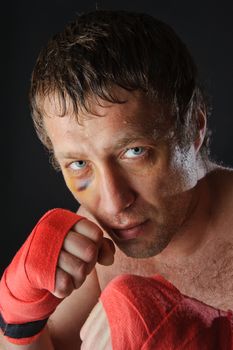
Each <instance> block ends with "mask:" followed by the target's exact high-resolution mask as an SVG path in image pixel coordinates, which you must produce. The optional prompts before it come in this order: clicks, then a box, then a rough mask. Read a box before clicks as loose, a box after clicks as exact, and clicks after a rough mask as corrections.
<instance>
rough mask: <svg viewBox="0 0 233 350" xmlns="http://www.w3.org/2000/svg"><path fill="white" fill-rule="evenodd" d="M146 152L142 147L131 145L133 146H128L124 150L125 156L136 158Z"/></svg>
mask: <svg viewBox="0 0 233 350" xmlns="http://www.w3.org/2000/svg"><path fill="white" fill-rule="evenodd" d="M145 152H146V150H145V148H144V147H133V148H129V149H128V150H127V151H126V152H125V156H126V157H127V158H136V157H138V156H141V155H143V154H144V153H145Z"/></svg>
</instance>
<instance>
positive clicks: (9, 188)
mask: <svg viewBox="0 0 233 350" xmlns="http://www.w3.org/2000/svg"><path fill="white" fill-rule="evenodd" d="M96 6H98V7H99V8H103V9H122V10H134V11H142V12H146V13H149V14H152V15H154V16H156V17H158V18H159V19H162V20H164V21H166V22H167V23H168V24H170V25H171V26H172V27H173V28H174V29H175V30H176V32H177V33H178V34H179V35H180V36H181V38H182V39H183V41H184V42H185V43H186V44H187V46H188V47H189V49H190V51H191V53H192V55H193V57H194V58H195V60H196V62H197V65H198V67H199V71H200V76H201V79H202V81H203V82H204V84H205V85H206V86H207V88H208V92H209V94H210V95H211V97H212V104H213V113H212V116H211V118H210V120H209V126H210V128H211V129H212V131H213V136H212V144H211V150H212V158H214V159H216V160H217V161H218V162H221V163H222V164H224V165H227V166H233V156H232V151H233V142H232V136H233V135H232V127H233V119H232V108H231V106H232V98H233V94H232V93H233V88H232V82H233V69H232V65H233V48H232V46H233V40H232V34H233V2H232V1H230V0H229V1H224V0H223V1H215V2H214V1H210V0H207V1H204V0H203V1H200V0H196V1H181V0H180V1H168V0H160V1H146V0H144V1H122V0H120V1H113V0H112V1H97V2H96V1H91V0H85V1H84V0H82V1H77V0H76V1H69V0H59V1H53V0H48V1H18V2H16V1H15V2H12V1H8V3H7V4H5V8H4V9H2V8H1V27H2V28H1V37H0V41H1V44H0V45H1V53H0V56H1V60H2V62H1V97H2V103H1V122H0V123H1V124H0V125H1V145H0V146H1V189H2V190H1V226H0V227H1V240H0V254H1V260H0V267H1V272H2V270H3V268H5V267H6V265H7V264H8V263H9V261H10V260H11V258H12V257H13V255H14V254H15V252H16V250H17V249H18V248H19V246H20V245H21V244H22V243H23V241H24V240H25V238H26V236H27V235H28V234H29V233H30V231H31V229H32V228H33V226H34V225H35V223H36V222H37V220H38V219H39V218H40V216H41V215H43V214H44V212H45V211H46V210H48V209H51V208H54V207H65V208H69V209H71V210H75V209H76V207H77V203H76V202H75V200H74V199H73V198H72V196H71V194H70V193H69V191H68V190H67V189H66V187H65V184H64V181H63V179H62V177H61V174H60V173H56V172H55V171H54V170H53V168H52V166H51V165H50V164H49V162H48V155H47V153H46V151H45V149H44V148H43V146H42V145H41V144H40V142H39V140H38V139H37V137H36V134H35V132H34V129H33V125H32V121H31V117H30V112H29V106H28V89H29V84H30V74H31V71H32V68H33V65H34V62H35V60H36V57H37V54H38V52H39V50H40V49H41V47H42V46H43V45H44V44H45V43H46V41H47V40H48V38H49V37H50V36H51V35H53V34H54V33H55V32H57V31H59V30H61V29H62V28H63V26H64V25H65V24H66V23H67V22H68V21H70V20H72V19H73V17H74V15H75V13H80V12H83V11H88V10H94V9H95V8H96Z"/></svg>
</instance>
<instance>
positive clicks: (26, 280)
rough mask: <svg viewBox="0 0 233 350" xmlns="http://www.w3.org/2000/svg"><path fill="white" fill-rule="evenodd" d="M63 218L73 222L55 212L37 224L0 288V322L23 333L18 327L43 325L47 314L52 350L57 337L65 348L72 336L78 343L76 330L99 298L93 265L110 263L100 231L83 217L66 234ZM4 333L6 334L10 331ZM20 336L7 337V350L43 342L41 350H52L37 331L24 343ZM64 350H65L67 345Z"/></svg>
mask: <svg viewBox="0 0 233 350" xmlns="http://www.w3.org/2000/svg"><path fill="white" fill-rule="evenodd" d="M67 215H68V218H71V219H72V220H76V221H77V219H76V217H77V216H76V215H75V214H74V213H67V212H66V211H62V210H60V209H59V210H56V211H53V212H52V213H51V212H50V213H49V215H47V216H46V215H45V216H44V217H43V219H42V221H39V223H38V225H37V226H36V228H35V229H34V230H33V232H32V234H31V235H30V236H29V238H28V240H27V241H26V242H25V244H24V245H23V246H22V247H21V249H20V250H19V252H18V253H17V254H16V256H15V258H14V259H13V262H12V263H11V264H10V265H9V267H8V268H7V269H6V271H5V273H4V275H3V278H2V280H1V284H0V294H1V297H0V304H1V305H0V306H1V307H0V309H1V314H2V317H3V319H4V321H5V323H6V324H16V325H19V326H20V327H21V328H20V329H22V325H23V324H26V325H28V322H33V327H34V321H35V322H36V321H37V320H43V319H45V320H46V318H47V317H48V316H49V315H50V319H49V329H50V334H51V335H52V337H51V338H52V341H53V343H54V344H55V349H57V346H60V345H57V344H56V343H57V341H56V338H59V339H61V338H63V337H65V338H66V340H67V341H69V345H70V344H71V343H72V342H70V337H71V336H72V335H73V336H74V338H76V339H77V340H78V339H79V336H78V335H77V334H79V328H80V327H81V324H82V323H83V322H84V320H85V318H86V317H87V315H88V313H89V312H90V310H91V309H92V307H93V305H94V304H95V303H96V300H97V298H98V295H99V286H98V281H97V278H96V274H95V272H94V271H93V272H92V273H91V271H92V270H93V269H94V266H95V264H96V262H97V261H99V262H100V263H103V264H109V263H112V262H113V254H112V250H111V248H110V246H109V244H108V243H106V240H105V239H104V238H103V236H102V233H101V231H100V229H99V228H98V227H97V226H96V225H95V224H94V223H91V222H90V221H88V220H86V219H85V218H82V220H81V221H79V222H78V223H76V224H75V225H74V224H72V226H73V225H74V226H73V227H72V228H71V231H69V230H70V227H71V226H69V225H70V223H69V225H68V226H67V223H66V222H67V218H66V216H67ZM72 220H71V221H72ZM68 221H69V222H70V219H69V220H68ZM41 222H42V223H43V224H41ZM72 222H73V221H72ZM67 231H69V232H67ZM62 237H64V238H62ZM63 240H64V241H63ZM41 241H42V243H43V244H42V243H41ZM59 242H60V243H59ZM62 243H63V244H62ZM59 247H60V248H59ZM104 252H107V254H105V253H104ZM42 255H43V256H42ZM54 264H55V265H54ZM56 264H57V265H56ZM25 272H26V273H25ZM59 304H60V306H58V305H59ZM57 307H58V308H57ZM56 308H57V311H55V312H54V310H56ZM52 313H53V315H52V316H51V314H52ZM59 319H60V321H59ZM71 321H73V322H71ZM40 324H41V321H40ZM72 325H74V326H73V328H72ZM10 327H11V326H10ZM23 327H24V326H23ZM27 328H28V326H27ZM62 328H63V329H65V331H64V330H63V331H62ZM3 329H5V326H4V325H3ZM7 329H8V330H7V332H8V333H9V329H10V328H9V327H8V328H7ZM67 329H68V331H66V330H67ZM34 330H35V328H34ZM14 332H15V327H14ZM17 332H18V326H17V328H16V333H17ZM27 332H28V331H27ZM30 332H31V331H30ZM10 334H12V333H10ZM17 334H18V333H17ZM21 334H22V333H20V337H19V339H18V336H17V337H16V338H15V336H13V337H12V335H11V336H10V338H9V337H5V339H4V341H3V343H4V346H5V347H6V349H8V348H9V349H20V347H21V348H22V346H24V348H23V349H27V350H29V349H30V350H31V349H37V348H40V349H41V342H42V341H43V344H44V345H43V350H44V349H45V350H47V349H48V350H50V348H51V349H53V347H52V345H51V344H52V343H51V341H49V337H48V332H47V333H46V332H41V333H39V331H36V333H34V334H35V336H33V337H32V336H31V334H32V333H30V336H29V335H27V336H26V338H25V335H24V336H23V337H22V335H21ZM23 334H25V333H23ZM27 334H28V333H27ZM6 335H8V334H7V333H6ZM57 335H58V337H57ZM76 335H77V336H76ZM28 337H29V338H28ZM8 343H9V344H8ZM10 343H13V344H17V345H13V344H12V345H11V344H10ZM59 343H60V341H59ZM65 344H66V342H65ZM76 348H77V343H76ZM66 349H69V348H68V347H67V346H66ZM71 349H72V347H71Z"/></svg>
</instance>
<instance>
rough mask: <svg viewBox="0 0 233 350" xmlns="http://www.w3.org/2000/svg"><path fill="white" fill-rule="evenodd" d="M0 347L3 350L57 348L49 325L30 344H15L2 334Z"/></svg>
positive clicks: (44, 349) (46, 349) (51, 349)
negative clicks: (52, 339) (51, 336)
mask: <svg viewBox="0 0 233 350" xmlns="http://www.w3.org/2000/svg"><path fill="white" fill-rule="evenodd" d="M0 349H2V350H41V349H43V350H55V348H54V346H53V344H52V341H51V338H50V335H49V331H48V327H47V326H46V327H45V329H44V330H43V332H42V333H41V335H40V337H39V338H38V339H37V340H36V341H35V342H34V343H32V344H29V345H15V344H12V343H10V342H8V341H7V340H6V339H5V337H3V336H2V335H1V336H0Z"/></svg>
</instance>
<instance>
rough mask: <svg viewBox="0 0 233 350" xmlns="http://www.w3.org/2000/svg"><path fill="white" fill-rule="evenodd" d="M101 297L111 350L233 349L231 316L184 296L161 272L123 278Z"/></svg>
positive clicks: (117, 280) (112, 284)
mask: <svg viewBox="0 0 233 350" xmlns="http://www.w3.org/2000/svg"><path fill="white" fill-rule="evenodd" d="M100 300H101V302H102V304H103V307H104V309H105V311H106V314H107V318H108V321H109V325H110V330H111V339H112V348H113V350H121V349H127V350H154V349H160V350H173V349H174V350H175V349H176V350H178V349H179V350H181V349H188V350H194V349H195V350H200V349H202V350H207V349H208V350H210V349H211V350H212V349H218V350H223V349H224V350H228V349H229V350H232V349H233V342H232V318H231V317H229V314H227V313H226V312H224V311H220V310H217V309H214V308H212V307H210V306H208V305H205V304H203V303H201V302H199V301H198V300H195V299H192V298H188V297H186V296H184V295H182V294H181V293H180V292H179V291H178V289H176V288H175V287H174V286H173V285H172V284H171V283H169V282H168V281H166V280H165V279H164V278H163V277H162V276H160V275H156V276H154V277H152V278H146V277H141V276H135V275H122V276H119V277H117V278H115V279H114V280H113V281H112V282H110V284H109V285H108V286H107V287H106V288H105V290H104V291H103V292H102V294H101V297H100ZM216 346H217V347H216Z"/></svg>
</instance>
